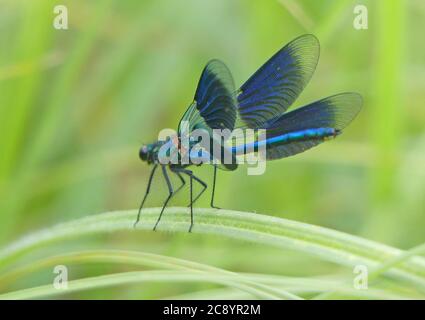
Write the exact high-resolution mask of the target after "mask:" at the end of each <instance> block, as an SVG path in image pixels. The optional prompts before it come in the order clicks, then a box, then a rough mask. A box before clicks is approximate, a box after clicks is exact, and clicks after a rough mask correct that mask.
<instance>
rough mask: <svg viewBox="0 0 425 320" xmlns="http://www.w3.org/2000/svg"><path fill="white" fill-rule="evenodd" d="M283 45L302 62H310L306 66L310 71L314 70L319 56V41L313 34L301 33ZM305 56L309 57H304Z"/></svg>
mask: <svg viewBox="0 0 425 320" xmlns="http://www.w3.org/2000/svg"><path fill="white" fill-rule="evenodd" d="M285 47H286V48H291V51H292V52H293V53H294V54H295V56H296V57H297V58H298V57H299V59H300V60H302V61H303V62H305V61H308V62H309V64H310V65H309V66H308V67H309V68H310V69H311V71H312V73H313V72H314V70H315V69H316V66H317V63H318V62H319V56H320V42H319V39H318V38H317V37H316V36H315V35H314V34H310V33H308V34H303V35H301V36H299V37H297V38H295V39H294V40H292V41H291V42H289V43H288V44H287V45H286V46H285ZM285 47H284V48H285ZM306 56H310V57H311V58H310V59H306Z"/></svg>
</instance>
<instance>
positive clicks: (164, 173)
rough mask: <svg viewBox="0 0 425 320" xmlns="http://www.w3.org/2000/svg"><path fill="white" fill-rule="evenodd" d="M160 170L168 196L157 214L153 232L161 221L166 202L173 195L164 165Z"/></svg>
mask: <svg viewBox="0 0 425 320" xmlns="http://www.w3.org/2000/svg"><path fill="white" fill-rule="evenodd" d="M161 169H162V175H163V176H164V178H165V182H167V187H168V192H169V194H168V197H167V199H166V200H165V202H164V205H163V206H162V209H161V213H160V214H159V217H158V220H157V221H156V223H155V226H154V227H153V231H155V230H156V227H157V226H158V223H159V220H161V217H162V214H163V213H164V210H165V207H166V206H167V204H168V201H170V199H171V197H172V196H173V194H174V190H173V186H172V185H171V181H170V177H169V176H168V173H167V169H166V167H165V166H164V165H162V166H161Z"/></svg>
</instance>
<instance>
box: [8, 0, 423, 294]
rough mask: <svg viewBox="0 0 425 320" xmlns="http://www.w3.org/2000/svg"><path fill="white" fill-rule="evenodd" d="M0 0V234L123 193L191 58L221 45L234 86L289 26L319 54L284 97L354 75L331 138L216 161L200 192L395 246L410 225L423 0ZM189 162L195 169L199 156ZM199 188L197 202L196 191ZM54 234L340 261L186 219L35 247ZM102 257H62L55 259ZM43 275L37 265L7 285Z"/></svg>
mask: <svg viewBox="0 0 425 320" xmlns="http://www.w3.org/2000/svg"><path fill="white" fill-rule="evenodd" d="M57 4H62V5H66V6H67V8H68V11H69V29H68V30H56V29H54V28H53V26H52V22H53V19H54V17H55V15H54V13H53V8H54V6H55V5H57ZM356 4H365V5H366V6H367V8H368V10H369V29H368V30H356V29H354V28H353V19H354V17H355V15H354V14H353V9H354V6H355V5H356ZM0 6H1V10H0V128H1V135H0V242H1V244H2V245H4V244H6V243H8V242H10V241H12V240H14V239H17V238H18V237H21V236H22V235H24V234H26V233H28V232H31V231H33V230H37V229H41V228H43V227H47V226H51V225H54V224H56V223H60V222H64V221H68V220H72V219H75V218H78V217H83V216H87V215H91V214H95V213H99V212H104V211H111V210H121V209H133V208H136V207H137V206H138V205H139V203H140V200H141V197H142V196H143V193H144V191H145V188H146V183H147V177H148V174H149V170H150V168H149V167H148V166H147V165H146V164H145V163H142V162H140V160H139V159H138V149H139V147H140V145H141V144H142V143H149V142H151V141H153V140H155V139H156V137H157V134H158V132H159V131H160V130H161V129H163V128H176V126H177V124H178V121H179V120H180V117H181V116H182V114H183V112H184V111H185V109H186V107H187V106H188V105H189V103H190V102H191V101H192V98H193V94H194V91H195V88H196V85H197V81H198V79H199V76H200V73H201V71H202V69H203V67H204V65H205V63H206V62H207V61H208V60H210V59H212V58H219V59H221V60H223V61H224V62H225V63H226V64H227V65H228V66H229V68H230V69H231V71H232V73H233V76H234V79H235V83H236V86H237V87H238V86H240V85H241V84H242V83H243V82H244V81H245V80H246V79H247V78H248V77H249V76H250V75H251V74H252V73H253V72H254V71H255V70H256V69H257V68H258V67H259V66H260V65H261V64H262V63H264V62H265V61H266V60H267V59H268V58H269V57H270V56H271V55H272V54H274V53H275V52H276V51H277V50H278V49H280V48H281V47H282V46H283V45H285V44H286V43H287V42H289V41H290V40H292V39H293V38H295V37H297V36H299V35H301V34H303V33H313V34H315V35H316V36H317V37H318V38H319V40H320V43H321V58H320V61H319V65H318V68H317V70H316V72H315V75H314V76H313V78H312V80H311V82H310V84H309V85H308V87H307V88H306V89H305V91H304V92H303V94H302V95H301V97H300V98H299V100H298V101H297V102H296V106H301V105H303V104H305V103H308V102H311V101H313V100H317V99H319V98H323V97H325V96H329V95H332V94H335V93H339V92H344V91H357V92H359V93H361V94H362V95H363V97H364V101H365V102H364V107H363V110H362V111H361V113H360V114H359V116H358V117H357V118H356V119H355V121H354V122H353V123H352V124H351V125H350V126H349V127H348V128H347V129H346V131H345V132H344V134H343V135H342V136H341V137H339V138H338V139H336V140H334V141H331V142H328V143H325V144H323V145H321V146H319V147H317V148H314V149H312V150H310V151H308V152H306V153H303V154H300V155H298V156H296V157H293V158H288V159H284V160H280V161H273V162H271V163H268V166H267V171H266V174H265V175H262V176H247V175H246V168H242V169H239V170H238V171H237V172H219V175H218V188H217V193H216V204H217V205H219V206H220V207H224V208H229V209H235V210H243V211H254V212H258V213H261V214H268V215H274V216H279V217H285V218H288V219H294V220H298V221H303V222H307V223H311V224H317V225H320V226H325V227H329V228H332V229H337V230H341V231H344V232H347V233H351V234H355V235H359V236H362V237H366V238H369V239H373V240H377V241H379V242H383V243H386V244H390V245H393V246H396V247H400V248H410V247H412V246H414V245H417V244H419V243H421V242H424V240H425V239H424V226H425V165H424V163H425V130H424V127H425V108H424V101H425V90H424V89H425V65H424V62H425V42H424V41H423V34H422V32H423V28H424V19H425V3H424V2H423V1H422V0H409V1H408V0H406V1H391V2H389V1H384V0H377V1H348V0H347V1H342V0H341V1H334V0H322V1H317V0H303V1H292V0H267V1H260V0H249V1H248V0H231V1H229V0H209V1H206V0H202V1H199V0H183V1H174V0H155V1H148V0H144V1H136V0H134V1H118V0H91V1H82V0H61V1H53V0H38V1H28V0H19V1H18V0H0ZM196 172H197V173H198V174H199V176H200V177H201V178H203V179H204V180H205V181H208V182H210V181H211V177H212V168H211V167H208V166H204V167H202V168H199V169H198V168H196ZM152 194H153V196H152V197H151V198H150V200H149V202H148V204H147V205H148V206H159V205H161V203H162V201H163V200H164V198H165V196H166V194H167V190H166V187H165V183H164V181H162V180H159V179H158V180H157V181H155V182H154V186H153V193H152ZM188 197H189V195H188V189H186V190H185V191H183V192H181V193H180V194H179V196H178V197H176V199H175V200H174V202H173V205H186V204H187V202H188V199H189V198H188ZM209 197H210V195H209V193H206V195H205V196H204V197H203V198H202V199H201V200H200V201H199V202H198V204H197V206H199V207H207V206H208V205H209V199H210V198H209ZM165 214H166V213H165ZM195 214H196V211H195ZM71 248H72V249H75V248H77V249H78V248H80V249H92V248H120V249H134V250H138V249H143V250H144V251H146V252H153V253H159V254H165V255H170V256H175V257H180V258H186V259H189V260H194V261H198V262H202V263H206V264H209V265H214V266H218V267H222V268H225V269H228V270H233V271H246V272H262V273H274V274H285V275H297V276H310V275H319V274H328V273H335V272H339V269H338V268H339V267H337V266H335V265H333V264H330V263H325V262H323V261H319V260H316V259H313V258H311V257H308V256H305V255H300V254H296V253H293V252H289V251H288V252H287V253H285V254H282V251H281V250H277V249H272V248H264V247H262V246H259V245H254V244H249V243H241V242H237V241H232V240H229V239H221V238H218V237H214V236H207V235H197V234H191V235H182V234H167V233H162V232H157V233H153V232H137V233H136V232H134V233H119V234H110V235H108V236H99V237H96V238H90V239H83V240H81V242H77V243H76V242H73V243H72V244H71V243H65V244H64V245H63V246H62V247H60V248H57V247H56V248H52V249H51V250H52V251H54V252H64V251H66V250H68V249H71ZM254 256H255V259H253V257H254ZM114 268H115V269H116V267H112V266H104V265H99V266H94V267H91V268H75V269H73V270H72V275H73V276H74V277H81V276H87V275H90V274H93V273H99V272H102V273H103V272H107V271H108V270H115V269H114ZM341 272H342V271H341ZM349 272H350V271H349ZM50 278H51V273H49V274H43V273H40V274H36V275H34V276H33V277H31V278H26V279H23V280H22V283H17V284H15V287H16V288H19V287H22V286H25V287H28V286H30V285H35V284H40V283H43V282H45V279H50ZM210 286H211V285H203V284H184V285H181V286H177V285H175V284H174V285H166V284H161V285H158V284H151V285H144V286H143V288H140V286H125V287H122V288H121V287H120V288H114V289H107V290H94V291H90V292H84V293H79V294H77V295H75V294H74V295H71V296H70V297H73V298H118V297H119V298H158V297H166V296H173V295H179V294H184V293H186V292H191V291H193V290H196V289H199V290H201V289H203V288H209V287H210Z"/></svg>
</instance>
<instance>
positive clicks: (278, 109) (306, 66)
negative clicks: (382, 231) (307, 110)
mask: <svg viewBox="0 0 425 320" xmlns="http://www.w3.org/2000/svg"><path fill="white" fill-rule="evenodd" d="M319 53H320V45H319V41H318V40H317V38H316V37H315V36H313V35H310V34H307V35H303V36H300V37H298V38H296V39H295V40H293V41H291V42H290V43H288V44H287V45H286V46H285V47H283V48H282V49H281V50H280V51H278V52H277V53H276V54H275V55H274V56H273V57H272V58H271V59H270V60H268V61H267V62H266V63H265V64H264V65H263V66H262V67H261V68H260V69H258V71H257V72H255V73H254V74H253V75H252V76H251V77H250V78H249V79H248V81H246V82H245V84H244V85H242V87H241V88H240V92H239V95H238V102H239V109H238V111H239V116H240V119H241V120H242V122H243V125H245V126H247V127H249V128H264V124H265V123H266V122H267V121H269V120H271V119H273V118H276V117H278V116H280V115H281V114H283V113H284V112H285V111H286V110H287V109H288V108H289V107H290V106H291V105H292V103H293V102H294V101H295V100H296V99H297V98H298V96H299V94H300V93H301V92H302V90H303V89H304V88H305V86H306V85H307V83H308V82H309V81H310V79H311V77H312V75H313V73H314V70H315V69H316V65H317V62H318V59H319Z"/></svg>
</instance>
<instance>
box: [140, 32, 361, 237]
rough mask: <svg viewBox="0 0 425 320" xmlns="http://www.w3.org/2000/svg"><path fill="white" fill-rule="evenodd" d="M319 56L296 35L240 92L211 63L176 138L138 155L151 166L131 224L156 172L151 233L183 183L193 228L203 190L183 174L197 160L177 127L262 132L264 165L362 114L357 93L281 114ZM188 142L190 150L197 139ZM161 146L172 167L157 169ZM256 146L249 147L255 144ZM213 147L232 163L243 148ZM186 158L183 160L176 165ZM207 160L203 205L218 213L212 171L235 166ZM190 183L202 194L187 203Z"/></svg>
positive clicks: (313, 44) (307, 39)
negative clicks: (172, 156)
mask: <svg viewBox="0 0 425 320" xmlns="http://www.w3.org/2000/svg"><path fill="white" fill-rule="evenodd" d="M319 51H320V46H319V41H318V40H317V38H316V37H315V36H313V35H310V34H307V35H302V36H300V37H298V38H296V39H295V40H293V41H291V42H290V43H288V44H287V45H286V46H284V47H283V48H282V49H281V50H279V51H278V52H277V53H276V54H275V55H274V56H273V57H272V58H270V60H268V61H267V62H266V63H265V64H264V65H263V66H262V67H261V68H260V69H258V71H256V72H255V73H254V74H253V75H252V76H251V77H250V78H249V79H248V81H246V82H245V83H244V84H243V85H242V86H241V88H240V89H239V90H235V88H234V83H233V78H232V75H231V73H230V71H229V69H228V68H227V67H226V65H225V64H224V63H223V62H221V61H219V60H212V61H210V62H209V63H208V64H207V65H206V67H205V68H204V70H203V72H202V75H201V78H200V80H199V84H198V87H197V90H196V93H195V97H194V100H193V102H192V103H191V105H190V106H189V108H188V109H187V111H186V112H185V114H184V115H183V117H182V119H181V120H180V123H179V128H178V133H177V135H176V137H175V139H169V140H167V141H157V142H154V143H152V144H148V145H144V146H142V147H141V149H140V151H139V157H140V159H141V160H143V161H145V162H147V163H148V164H152V165H153V168H152V171H151V173H150V176H149V181H148V186H147V189H146V193H145V195H144V197H143V200H142V203H141V205H140V208H139V212H138V215H137V220H136V222H135V224H134V226H136V224H137V223H138V222H139V219H140V214H141V210H142V208H143V206H144V204H145V201H146V198H147V196H148V194H149V191H150V188H151V184H152V179H153V177H154V174H155V172H156V170H157V168H158V167H160V168H161V171H162V175H163V176H164V179H165V181H166V183H167V186H168V192H169V193H168V197H167V198H166V200H165V202H164V204H163V206H162V210H161V212H160V214H159V216H158V219H157V221H156V223H155V226H154V228H153V229H154V230H155V229H156V228H157V226H158V223H159V221H160V220H161V217H162V214H163V212H164V209H165V208H166V206H167V204H168V203H169V201H170V200H171V198H172V197H173V196H174V195H175V194H176V193H177V192H178V191H179V190H180V189H181V188H182V187H183V186H184V185H185V184H186V180H185V177H188V178H189V181H190V205H189V206H190V218H191V220H190V227H189V232H190V231H191V230H192V227H193V204H194V203H195V201H196V200H198V199H199V197H200V196H201V195H202V194H203V193H204V192H205V190H206V189H207V184H206V183H205V182H204V181H202V180H201V179H200V178H198V177H197V176H196V175H195V174H194V173H193V171H192V170H189V169H188V167H189V166H191V165H194V164H197V165H199V161H195V160H199V159H196V158H197V157H198V154H199V153H190V152H189V151H188V150H187V146H186V147H183V145H182V138H183V137H182V135H183V133H182V132H183V128H182V124H183V123H185V125H186V127H188V128H187V130H186V131H188V132H189V133H188V134H189V135H190V133H191V131H193V130H195V129H200V128H201V129H202V130H205V131H207V132H209V133H212V131H214V130H215V129H227V130H230V131H232V130H234V129H236V128H245V129H262V130H265V132H266V139H265V140H264V141H263V145H264V146H265V150H266V154H265V159H266V160H274V159H281V158H285V157H289V156H292V155H295V154H298V153H300V152H303V151H305V150H307V149H310V148H312V147H314V146H316V145H318V144H320V143H322V142H324V141H326V140H328V139H331V138H334V137H336V136H337V135H339V134H340V133H341V132H342V130H343V129H344V128H345V127H346V126H347V125H348V124H349V123H350V122H351V121H352V120H353V119H354V118H355V116H356V115H357V113H358V112H359V111H360V109H361V106H362V97H361V96H360V95H359V94H357V93H353V92H346V93H341V94H337V95H334V96H330V97H327V98H324V99H322V100H319V101H316V102H313V103H311V104H308V105H306V106H304V107H301V108H298V109H295V110H293V111H291V112H288V113H286V111H287V109H288V108H289V107H290V106H291V105H292V103H293V102H294V101H295V100H296V99H297V97H298V96H299V95H300V93H301V92H302V91H303V89H304V88H305V86H306V85H307V83H308V82H309V80H310V78H311V77H312V75H313V73H314V70H315V68H316V65H317V62H318V59H319ZM186 134H187V133H186ZM211 137H213V135H212V134H211ZM211 139H212V140H211V144H217V141H213V140H214V139H213V138H211ZM189 141H190V142H189V146H188V147H189V149H190V147H192V146H193V144H195V143H196V141H192V140H189ZM167 142H168V143H170V142H171V144H173V145H174V146H175V148H176V150H177V153H178V159H179V160H178V161H177V163H168V164H164V163H161V161H160V159H159V157H160V150H161V147H163V146H164V144H165V143H167ZM259 143H260V142H258V141H257V142H254V144H256V145H257V146H258V145H259ZM220 146H221V149H222V151H223V153H224V154H226V153H227V154H228V155H229V154H230V157H231V159H232V160H234V159H235V156H236V153H237V151H238V150H246V145H239V146H233V147H229V148H228V147H226V146H224V144H223V143H222V141H220ZM254 150H255V149H254ZM188 154H189V155H190V157H189V161H188V162H183V161H181V159H182V158H183V157H184V156H187V155H188ZM211 158H212V160H214V175H213V187H212V195H211V203H210V205H211V207H213V208H217V207H215V206H214V193H215V185H216V178H217V168H221V169H224V170H230V171H232V170H236V168H237V167H238V164H237V162H236V161H231V162H230V163H229V162H227V163H225V162H223V161H222V160H223V159H222V158H219V159H217V157H214V155H213V154H211ZM169 173H172V174H175V175H176V176H177V178H178V179H179V180H180V182H181V185H180V186H179V187H178V188H177V189H176V190H175V189H174V187H173V185H172V183H171V180H170V177H169ZM195 181H196V182H197V183H199V184H200V185H201V187H202V190H201V191H200V192H199V193H198V194H197V195H196V197H193V184H194V182H195Z"/></svg>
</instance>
